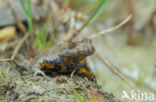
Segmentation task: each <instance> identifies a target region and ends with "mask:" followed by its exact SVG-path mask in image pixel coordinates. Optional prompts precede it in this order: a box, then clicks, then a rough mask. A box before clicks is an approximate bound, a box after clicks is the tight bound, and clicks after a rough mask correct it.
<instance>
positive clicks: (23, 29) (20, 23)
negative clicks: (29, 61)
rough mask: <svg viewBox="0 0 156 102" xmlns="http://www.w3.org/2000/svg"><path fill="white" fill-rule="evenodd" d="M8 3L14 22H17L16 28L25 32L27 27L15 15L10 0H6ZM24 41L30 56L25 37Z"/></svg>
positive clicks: (28, 45)
mask: <svg viewBox="0 0 156 102" xmlns="http://www.w3.org/2000/svg"><path fill="white" fill-rule="evenodd" d="M8 4H9V6H10V9H11V12H12V15H13V17H14V20H15V21H16V24H17V26H18V28H19V29H20V30H21V31H22V32H24V34H26V32H27V29H26V27H25V26H24V24H23V23H22V22H21V21H20V19H19V17H18V15H17V13H16V11H15V9H14V8H13V5H12V4H11V1H10V0H8ZM25 42H26V46H27V51H28V54H29V56H31V53H30V52H31V50H30V44H29V41H28V39H26V41H25Z"/></svg>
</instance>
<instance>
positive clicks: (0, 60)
mask: <svg viewBox="0 0 156 102" xmlns="http://www.w3.org/2000/svg"><path fill="white" fill-rule="evenodd" d="M28 36H29V34H28V33H26V34H25V36H24V37H23V38H22V39H21V40H20V42H19V44H18V45H17V47H16V48H15V50H14V52H13V54H12V56H11V58H10V59H0V62H11V61H13V60H14V59H15V57H16V55H17V53H18V51H19V49H20V48H21V46H22V44H23V42H24V41H25V40H26V39H27V38H28Z"/></svg>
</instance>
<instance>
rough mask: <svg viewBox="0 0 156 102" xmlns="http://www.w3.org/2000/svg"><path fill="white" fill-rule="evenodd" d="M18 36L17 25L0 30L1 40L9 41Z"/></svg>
mask: <svg viewBox="0 0 156 102" xmlns="http://www.w3.org/2000/svg"><path fill="white" fill-rule="evenodd" d="M16 36H17V33H16V28H15V26H7V27H5V28H3V29H1V30H0V42H8V41H11V40H13V39H15V38H16Z"/></svg>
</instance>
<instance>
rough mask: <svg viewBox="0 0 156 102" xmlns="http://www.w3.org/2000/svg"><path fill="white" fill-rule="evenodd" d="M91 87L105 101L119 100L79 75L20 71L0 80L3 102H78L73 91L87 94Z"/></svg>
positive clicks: (0, 98)
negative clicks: (52, 76) (37, 74)
mask: <svg viewBox="0 0 156 102" xmlns="http://www.w3.org/2000/svg"><path fill="white" fill-rule="evenodd" d="M84 87H85V88H86V89H89V88H94V89H96V90H97V91H98V92H99V93H100V95H101V96H102V97H103V99H104V102H119V101H118V100H117V99H116V98H115V97H114V95H113V94H111V93H107V92H105V91H103V89H102V88H101V87H100V86H99V85H98V84H97V83H96V82H93V81H90V80H88V79H87V78H81V77H79V76H73V78H71V77H68V76H57V77H54V78H51V77H48V76H30V75H27V76H21V75H20V74H19V73H18V72H16V74H10V75H9V76H7V77H5V78H2V79H1V80H0V90H1V91H0V100H2V101H1V102H78V100H77V98H76V96H75V95H74V94H73V91H74V90H76V91H77V92H78V93H79V95H82V94H84V95H85V96H87V91H86V90H85V88H84Z"/></svg>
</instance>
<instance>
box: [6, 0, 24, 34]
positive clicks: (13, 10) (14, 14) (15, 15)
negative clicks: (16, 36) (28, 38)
mask: <svg viewBox="0 0 156 102" xmlns="http://www.w3.org/2000/svg"><path fill="white" fill-rule="evenodd" d="M8 4H9V6H10V9H11V12H12V15H13V17H14V19H15V21H16V23H17V26H18V28H20V29H21V31H22V32H24V33H26V31H27V30H26V27H25V26H24V25H23V24H22V23H21V21H20V20H19V18H18V16H17V14H16V11H15V9H14V8H13V6H12V4H11V1H10V0H8Z"/></svg>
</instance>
